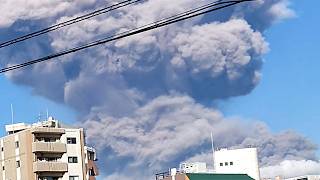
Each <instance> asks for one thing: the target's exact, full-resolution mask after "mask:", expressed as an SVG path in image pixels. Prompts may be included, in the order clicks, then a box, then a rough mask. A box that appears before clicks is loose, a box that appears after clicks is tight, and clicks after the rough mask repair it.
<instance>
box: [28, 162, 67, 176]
mask: <svg viewBox="0 0 320 180" xmlns="http://www.w3.org/2000/svg"><path fill="white" fill-rule="evenodd" d="M67 171H68V163H63V162H50V161H37V162H34V163H33V172H34V173H37V172H60V173H61V172H67Z"/></svg>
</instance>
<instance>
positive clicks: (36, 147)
mask: <svg viewBox="0 0 320 180" xmlns="http://www.w3.org/2000/svg"><path fill="white" fill-rule="evenodd" d="M32 152H33V153H35V152H41V153H66V152H67V147H66V145H65V144H64V143H60V142H33V143H32Z"/></svg>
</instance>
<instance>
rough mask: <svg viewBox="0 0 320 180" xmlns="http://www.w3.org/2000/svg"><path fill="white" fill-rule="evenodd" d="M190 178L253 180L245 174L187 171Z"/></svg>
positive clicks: (202, 179)
mask: <svg viewBox="0 0 320 180" xmlns="http://www.w3.org/2000/svg"><path fill="white" fill-rule="evenodd" d="M186 175H187V176H188V178H189V179H190V180H254V179H253V178H251V177H250V176H248V175H247V174H209V173H187V174H186Z"/></svg>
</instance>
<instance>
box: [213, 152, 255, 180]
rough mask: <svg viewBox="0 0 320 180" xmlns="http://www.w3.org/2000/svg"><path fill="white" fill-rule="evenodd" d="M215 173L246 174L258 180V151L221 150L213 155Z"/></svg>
mask: <svg viewBox="0 0 320 180" xmlns="http://www.w3.org/2000/svg"><path fill="white" fill-rule="evenodd" d="M214 171H215V173H226V174H239V173H240V174H248V175H249V176H250V177H252V178H253V179H255V180H260V171H259V163H258V151H257V149H256V148H244V149H221V150H218V151H215V153H214Z"/></svg>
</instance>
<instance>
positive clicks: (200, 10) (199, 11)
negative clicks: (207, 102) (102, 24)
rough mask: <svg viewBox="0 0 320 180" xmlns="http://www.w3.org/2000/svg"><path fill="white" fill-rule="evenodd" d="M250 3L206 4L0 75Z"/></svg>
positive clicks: (10, 67)
mask: <svg viewBox="0 0 320 180" xmlns="http://www.w3.org/2000/svg"><path fill="white" fill-rule="evenodd" d="M248 1H255V0H229V1H218V2H213V3H209V4H206V5H203V6H200V7H197V8H194V9H191V10H188V11H185V12H183V13H180V14H177V15H174V16H171V17H168V18H164V19H161V20H159V21H156V22H153V23H150V24H147V25H144V26H141V27H138V28H134V29H131V30H128V31H125V32H122V33H119V34H115V35H112V36H109V37H107V38H104V39H100V40H97V41H94V42H91V43H88V44H85V45H82V46H78V47H75V48H71V49H67V50H64V51H61V52H58V53H55V54H51V55H49V56H46V57H42V58H39V59H35V60H31V61H27V62H25V63H21V64H17V65H12V66H9V67H6V68H3V69H0V74H2V73H5V72H8V71H12V70H15V69H20V68H23V67H26V66H30V65H33V64H37V63H40V62H44V61H48V60H51V59H53V58H57V57H60V56H64V55H66V54H70V53H74V52H77V51H80V50H83V49H87V48H90V47H93V46H97V45H100V44H105V43H107V42H111V41H115V40H118V39H122V38H125V37H128V36H132V35H135V34H140V33H142V32H146V31H150V30H152V29H157V28H160V27H164V26H167V25H170V24H173V23H176V22H180V21H183V20H186V19H190V18H193V17H196V16H200V15H203V14H207V13H209V12H213V11H217V10H219V9H224V8H227V7H230V6H233V5H236V4H239V3H242V2H248Z"/></svg>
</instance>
